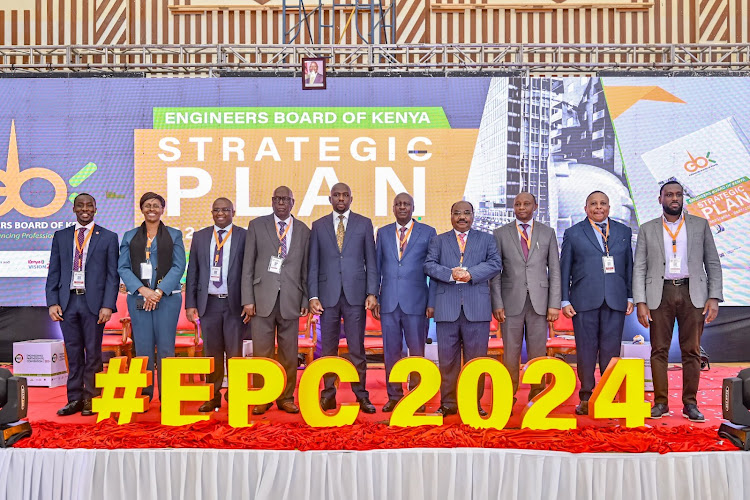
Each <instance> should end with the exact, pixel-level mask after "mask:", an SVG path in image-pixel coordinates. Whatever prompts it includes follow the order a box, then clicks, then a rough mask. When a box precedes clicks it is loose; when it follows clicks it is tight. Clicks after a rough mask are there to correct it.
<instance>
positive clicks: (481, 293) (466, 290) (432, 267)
mask: <svg viewBox="0 0 750 500" xmlns="http://www.w3.org/2000/svg"><path fill="white" fill-rule="evenodd" d="M460 258H461V251H460V250H459V248H458V242H457V241H456V233H455V232H454V231H453V229H451V230H450V231H448V232H447V233H442V234H439V235H437V236H435V237H434V238H433V239H432V241H431V242H430V248H429V251H428V252H427V260H426V261H425V263H424V272H425V273H426V274H427V275H428V276H429V277H430V278H432V279H434V280H436V281H437V283H436V286H437V290H436V295H435V321H456V320H458V317H459V315H460V314H461V307H462V306H463V310H464V315H465V316H466V319H468V320H469V321H492V305H491V303H490V285H489V281H490V280H491V279H492V278H493V277H494V276H495V275H496V274H497V273H499V272H500V270H501V269H502V261H501V260H500V254H499V252H498V251H497V245H496V244H495V238H494V237H493V236H492V235H491V234H487V233H483V232H481V231H477V230H476V229H472V230H471V231H469V235H468V237H467V238H466V250H465V252H464V261H463V266H464V267H466V268H468V270H469V273H470V274H471V281H469V282H468V283H461V284H458V283H456V282H455V281H451V276H452V271H451V269H453V268H454V267H456V266H458V263H459V260H460Z"/></svg>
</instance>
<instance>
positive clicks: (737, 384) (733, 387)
mask: <svg viewBox="0 0 750 500" xmlns="http://www.w3.org/2000/svg"><path fill="white" fill-rule="evenodd" d="M721 411H722V416H723V417H724V418H725V419H726V420H729V422H724V423H722V424H721V426H720V427H719V436H721V437H723V438H725V439H729V440H730V441H731V442H732V443H734V445H735V446H737V447H738V448H739V449H741V450H745V451H748V450H750V368H745V369H744V370H741V371H740V373H738V374H737V376H736V377H729V378H725V379H724V382H723V383H722V385H721Z"/></svg>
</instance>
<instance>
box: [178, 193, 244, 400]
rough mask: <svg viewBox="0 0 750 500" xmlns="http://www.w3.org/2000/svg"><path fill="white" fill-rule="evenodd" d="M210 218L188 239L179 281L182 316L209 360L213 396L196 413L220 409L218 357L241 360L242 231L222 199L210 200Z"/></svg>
mask: <svg viewBox="0 0 750 500" xmlns="http://www.w3.org/2000/svg"><path fill="white" fill-rule="evenodd" d="M211 215H212V217H213V219H214V225H213V226H209V227H206V228H203V229H201V230H200V231H196V232H195V234H193V242H192V243H191V245H190V260H189V262H188V269H187V279H186V281H185V314H186V316H187V319H188V320H189V321H192V322H193V323H195V324H196V327H198V328H201V329H202V334H203V343H204V348H205V350H206V355H207V356H211V357H213V358H214V371H213V372H212V373H211V374H210V375H209V376H208V382H209V383H212V384H214V397H213V398H212V399H210V400H209V401H206V402H205V403H203V404H202V405H201V407H200V408H199V409H198V410H199V411H202V412H208V411H211V410H215V409H218V408H220V407H221V392H220V391H221V385H222V382H223V381H224V353H226V356H227V359H229V358H236V357H241V356H242V341H243V339H244V337H245V332H246V330H247V327H246V326H245V324H244V323H243V322H242V300H241V299H242V294H241V292H240V285H241V283H240V282H241V278H242V258H243V255H244V254H245V234H246V231H245V230H244V229H243V228H241V227H238V226H235V225H233V224H232V218H233V217H234V206H233V205H232V202H231V201H230V200H228V199H226V198H217V199H216V201H214V204H213V206H212V207H211ZM224 397H225V398H228V395H225V396H224Z"/></svg>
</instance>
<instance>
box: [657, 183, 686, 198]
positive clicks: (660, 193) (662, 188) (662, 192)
mask: <svg viewBox="0 0 750 500" xmlns="http://www.w3.org/2000/svg"><path fill="white" fill-rule="evenodd" d="M670 184H674V185H677V186H680V189H683V190H684V188H683V187H682V184H680V183H679V182H677V181H675V180H671V181H667V182H665V183H664V184H662V185H661V187H660V188H659V196H661V195H663V194H664V187H665V186H669V185H670Z"/></svg>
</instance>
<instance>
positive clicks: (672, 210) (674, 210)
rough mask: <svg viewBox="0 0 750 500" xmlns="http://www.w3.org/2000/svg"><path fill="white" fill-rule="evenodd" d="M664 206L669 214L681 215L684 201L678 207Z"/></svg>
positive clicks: (665, 211)
mask: <svg viewBox="0 0 750 500" xmlns="http://www.w3.org/2000/svg"><path fill="white" fill-rule="evenodd" d="M662 208H663V209H664V213H665V214H667V215H680V214H681V213H682V203H680V206H678V207H677V208H672V207H671V206H669V205H662Z"/></svg>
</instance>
